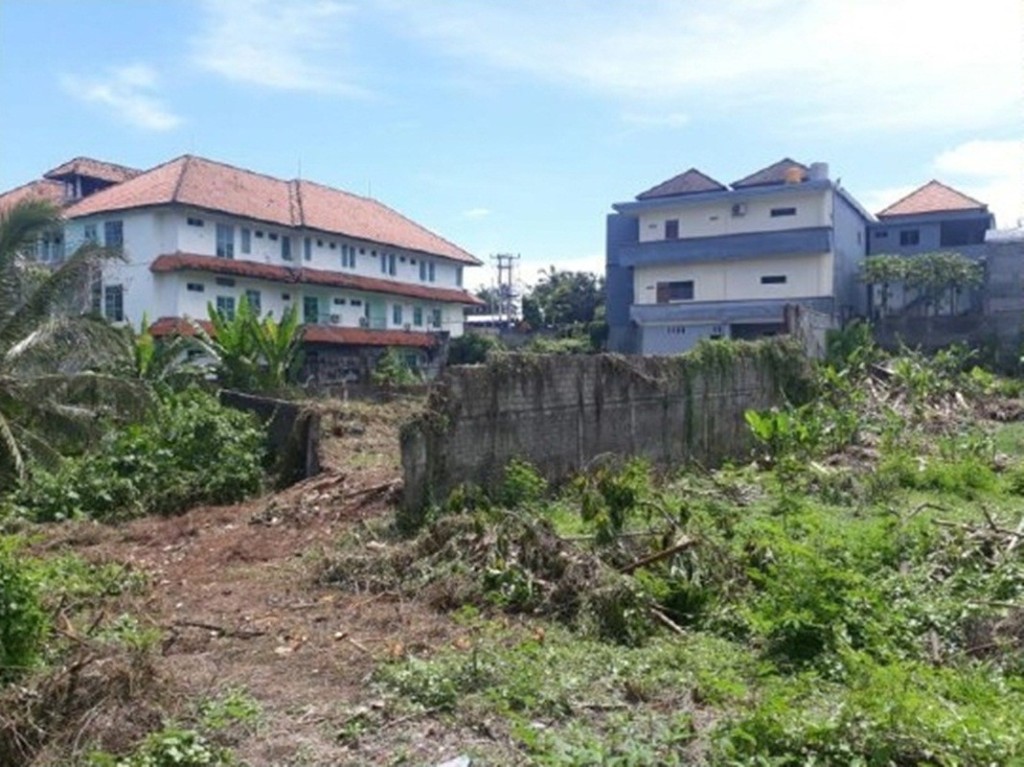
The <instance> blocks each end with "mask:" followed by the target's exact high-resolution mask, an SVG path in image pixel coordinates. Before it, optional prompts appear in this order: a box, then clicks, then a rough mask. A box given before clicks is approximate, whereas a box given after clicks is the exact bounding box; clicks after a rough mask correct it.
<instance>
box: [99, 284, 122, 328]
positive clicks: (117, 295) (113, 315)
mask: <svg viewBox="0 0 1024 767" xmlns="http://www.w3.org/2000/svg"><path fill="white" fill-rule="evenodd" d="M103 316H104V317H106V318H107V319H108V320H110V321H111V322H121V321H122V320H124V287H122V286H121V285H107V286H106V287H105V288H104V289H103Z"/></svg>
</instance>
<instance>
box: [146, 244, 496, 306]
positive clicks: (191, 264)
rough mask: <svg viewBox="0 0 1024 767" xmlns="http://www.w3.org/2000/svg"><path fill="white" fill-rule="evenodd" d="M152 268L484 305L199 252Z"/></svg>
mask: <svg viewBox="0 0 1024 767" xmlns="http://www.w3.org/2000/svg"><path fill="white" fill-rule="evenodd" d="M149 268H150V270H151V271H153V272H157V273H166V272H181V271H200V272H213V273H215V274H230V275H234V276H236V277H252V278H254V279H259V280H274V281H276V282H288V283H300V284H303V285H323V286H326V287H335V288H350V289H352V290H362V291H366V292H368V293H389V294H393V295H400V296H409V297H411V298H422V299H424V300H428V301H444V302H448V303H457V304H466V305H477V304H480V305H482V304H483V301H481V300H480V299H479V298H477V297H476V296H474V295H472V294H470V293H468V292H466V291H465V290H456V289H453V288H432V287H428V286H426V285H411V284H409V283H407V282H397V281H393V280H381V279H377V278H375V277H363V276H361V275H357V274H345V273H344V272H332V271H328V270H326V269H309V268H306V267H289V266H278V265H276V264H263V263H260V262H259V261H243V260H234V259H227V258H217V257H215V256H202V255H199V254H196V253H180V252H179V253H168V254H165V255H162V256H157V258H155V259H154V260H153V263H152V264H150V266H149Z"/></svg>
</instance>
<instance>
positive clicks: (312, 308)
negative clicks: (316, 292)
mask: <svg viewBox="0 0 1024 767" xmlns="http://www.w3.org/2000/svg"><path fill="white" fill-rule="evenodd" d="M319 319H320V299H319V298H317V297H316V296H305V297H303V299H302V321H303V322H305V323H306V324H307V325H315V324H316V323H317V322H318V321H319Z"/></svg>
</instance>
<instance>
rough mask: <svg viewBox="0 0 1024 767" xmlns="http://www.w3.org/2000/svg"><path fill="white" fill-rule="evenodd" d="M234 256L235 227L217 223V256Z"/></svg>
mask: <svg viewBox="0 0 1024 767" xmlns="http://www.w3.org/2000/svg"><path fill="white" fill-rule="evenodd" d="M234 257H235V227H233V226H231V225H230V224H217V258H234Z"/></svg>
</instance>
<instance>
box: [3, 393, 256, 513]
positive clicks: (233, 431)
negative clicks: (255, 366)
mask: <svg viewBox="0 0 1024 767" xmlns="http://www.w3.org/2000/svg"><path fill="white" fill-rule="evenodd" d="M263 451H264V434H263V431H262V429H261V427H260V426H259V424H258V422H257V421H256V419H255V418H254V417H253V416H251V415H249V414H247V413H243V412H241V411H237V410H232V409H230V408H226V407H223V406H221V405H220V404H219V403H218V402H217V399H216V397H214V396H213V395H211V394H207V393H205V392H203V391H201V390H199V389H189V390H186V391H184V392H181V393H178V394H170V395H167V396H166V397H165V398H164V399H163V400H162V401H161V402H160V403H159V405H158V406H157V408H156V410H155V411H154V412H153V413H152V414H150V415H149V416H148V417H147V418H146V419H145V420H143V421H142V422H140V423H137V424H132V425H130V426H125V427H122V428H118V429H114V430H111V431H109V432H108V433H107V434H106V435H105V436H104V437H103V439H102V440H101V442H100V444H99V445H98V446H97V448H96V449H94V450H91V451H90V452H87V453H84V454H82V455H80V456H75V457H70V458H65V459H63V460H62V461H61V462H60V464H59V465H58V466H57V468H56V469H54V470H47V469H42V468H40V469H38V470H37V471H36V472H34V473H33V474H32V476H31V479H30V480H29V481H27V482H25V483H23V484H22V485H21V486H20V487H19V488H18V489H17V491H16V492H15V493H14V494H13V496H12V498H11V502H12V504H13V506H14V509H15V511H16V513H18V514H20V515H21V516H24V517H26V518H28V519H31V520H33V521H36V522H52V521H60V520H66V519H77V518H90V519H99V520H111V519H115V518H124V517H129V516H138V515H140V514H148V513H158V514H171V513H176V512H180V511H183V510H185V509H187V508H190V507H192V506H195V505H197V504H200V503H232V502H234V501H239V500H241V499H243V498H245V497H247V496H249V495H251V494H253V493H254V492H256V491H257V490H258V489H259V488H260V484H261V481H262V477H263V468H262V461H263Z"/></svg>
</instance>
